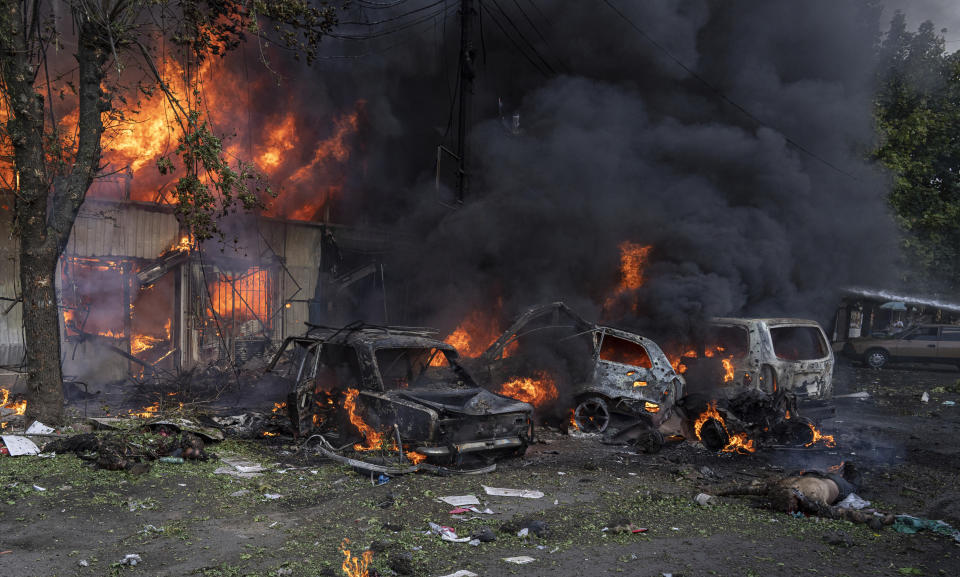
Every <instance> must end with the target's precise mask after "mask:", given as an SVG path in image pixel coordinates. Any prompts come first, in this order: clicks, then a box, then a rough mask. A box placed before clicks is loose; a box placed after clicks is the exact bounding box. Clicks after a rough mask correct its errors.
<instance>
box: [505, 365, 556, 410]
mask: <svg viewBox="0 0 960 577" xmlns="http://www.w3.org/2000/svg"><path fill="white" fill-rule="evenodd" d="M497 393H499V394H501V395H503V396H505V397H510V398H511V399H516V400H518V401H523V402H525V403H530V404H531V405H533V406H535V407H541V406H543V405H544V404H546V403H549V402H550V401H554V400H556V399H557V396H558V395H559V393H558V392H557V385H556V383H554V381H553V378H552V377H551V376H550V375H548V374H547V373H545V372H542V371H539V372H537V373H535V374H534V376H533V377H514V378H513V379H511V380H509V381H507V382H505V383H503V384H502V385H500V390H498V391H497Z"/></svg>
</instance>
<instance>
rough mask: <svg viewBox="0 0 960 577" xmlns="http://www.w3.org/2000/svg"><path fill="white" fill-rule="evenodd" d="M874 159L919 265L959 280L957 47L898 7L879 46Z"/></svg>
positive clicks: (944, 280) (944, 282)
mask: <svg viewBox="0 0 960 577" xmlns="http://www.w3.org/2000/svg"><path fill="white" fill-rule="evenodd" d="M879 51H880V66H879V68H878V70H879V77H878V79H879V87H878V93H877V99H876V117H877V123H878V127H879V130H880V134H881V141H880V143H879V145H878V147H877V148H876V150H875V151H874V155H875V157H876V159H877V160H879V161H880V162H881V163H883V165H884V166H886V167H887V168H889V169H890V170H891V171H892V173H893V175H894V185H893V190H892V192H891V194H890V199H889V200H890V206H891V207H892V209H893V211H894V213H895V215H896V217H897V220H898V221H899V223H900V226H901V227H902V228H903V230H904V231H905V232H906V233H907V234H906V236H905V240H904V244H905V247H904V248H905V249H906V252H907V254H908V256H909V257H910V258H911V259H912V260H913V261H914V263H915V264H916V265H917V267H918V269H919V270H921V271H922V272H923V273H924V275H925V276H926V277H927V280H930V281H934V283H935V284H936V285H938V286H939V287H940V288H942V289H945V290H953V289H956V288H958V287H960V53H954V54H948V53H947V52H946V50H945V48H944V40H943V37H942V36H941V35H939V34H937V33H936V31H935V30H934V27H933V24H932V23H931V22H929V21H927V22H924V23H923V24H921V25H920V27H919V28H918V29H917V31H916V32H910V31H908V30H907V27H906V21H905V19H904V16H903V14H902V13H899V12H898V13H896V14H895V15H894V17H893V20H892V22H891V26H890V29H889V31H888V32H887V34H886V36H885V38H884V39H883V42H882V43H881V44H880V47H879Z"/></svg>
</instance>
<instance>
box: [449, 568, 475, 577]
mask: <svg viewBox="0 0 960 577" xmlns="http://www.w3.org/2000/svg"><path fill="white" fill-rule="evenodd" d="M441 577H477V574H476V573H474V572H473V571H467V570H466V569H460V570H459V571H456V572H454V573H451V574H449V575H442V576H441Z"/></svg>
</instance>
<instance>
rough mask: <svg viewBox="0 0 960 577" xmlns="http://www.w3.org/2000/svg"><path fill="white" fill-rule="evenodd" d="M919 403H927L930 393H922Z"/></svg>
mask: <svg viewBox="0 0 960 577" xmlns="http://www.w3.org/2000/svg"><path fill="white" fill-rule="evenodd" d="M920 402H921V403H929V402H930V393H928V392H927V391H923V394H922V395H920Z"/></svg>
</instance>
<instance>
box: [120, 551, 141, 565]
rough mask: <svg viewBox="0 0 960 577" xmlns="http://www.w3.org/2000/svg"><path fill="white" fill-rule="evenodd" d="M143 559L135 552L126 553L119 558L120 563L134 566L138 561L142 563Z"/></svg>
mask: <svg viewBox="0 0 960 577" xmlns="http://www.w3.org/2000/svg"><path fill="white" fill-rule="evenodd" d="M142 562H143V559H141V558H140V555H137V554H136V553H128V554H127V555H125V556H124V558H123V559H121V560H120V564H121V565H129V566H131V567H136V566H137V564H138V563H142Z"/></svg>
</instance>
